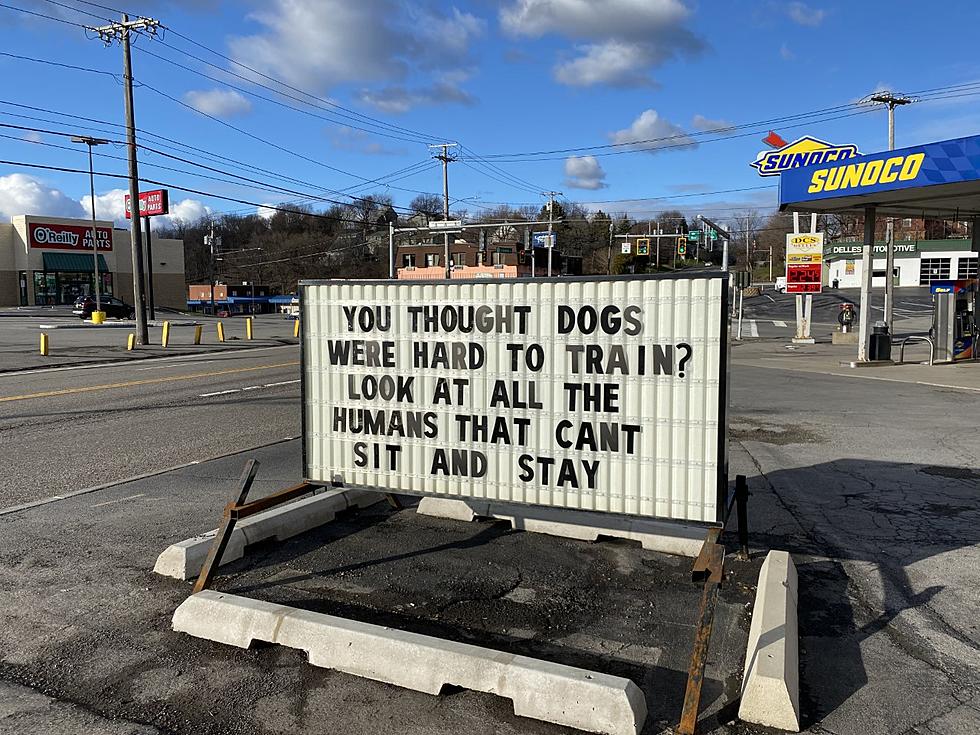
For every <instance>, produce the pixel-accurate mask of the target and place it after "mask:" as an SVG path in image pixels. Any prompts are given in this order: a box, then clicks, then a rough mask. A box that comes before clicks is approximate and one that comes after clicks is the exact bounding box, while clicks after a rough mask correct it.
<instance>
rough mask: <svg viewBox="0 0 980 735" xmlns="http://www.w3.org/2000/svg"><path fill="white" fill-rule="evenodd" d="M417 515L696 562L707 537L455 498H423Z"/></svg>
mask: <svg viewBox="0 0 980 735" xmlns="http://www.w3.org/2000/svg"><path fill="white" fill-rule="evenodd" d="M416 512H418V513H422V514H423V515H430V516H437V517H439V518H449V519H452V520H456V521H472V520H474V519H475V518H477V517H488V518H496V519H498V520H502V521H509V522H510V524H511V527H512V528H514V529H518V530H522V531H530V532H531V533H545V534H548V535H550V536H562V537H564V538H572V539H577V540H579V541H596V540H598V538H599V537H600V536H612V537H614V538H622V539H629V540H631V541H639V542H640V544H641V545H642V546H643V548H644V549H648V550H650V551H660V552H662V553H665V554H676V555H678V556H689V557H696V556H697V555H698V554H699V553H700V552H701V546H702V545H703V544H704V538H705V533H706V529H705V528H704V527H702V526H692V525H683V524H674V523H663V522H660V521H655V520H648V519H646V518H632V517H629V516H614V515H610V514H607V513H593V512H589V511H579V510H569V509H566V508H545V507H540V506H524V505H516V504H508V503H491V502H487V501H482V500H457V499H455V498H432V497H426V498H423V499H422V501H421V502H420V503H419V505H418V508H417V511H416Z"/></svg>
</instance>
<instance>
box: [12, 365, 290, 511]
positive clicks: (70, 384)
mask: <svg viewBox="0 0 980 735" xmlns="http://www.w3.org/2000/svg"><path fill="white" fill-rule="evenodd" d="M298 402H299V349H298V347H296V346H286V347H271V348H258V349H255V350H246V351H234V352H225V353H220V354H212V355H201V356H197V357H189V358H186V357H181V358H176V359H160V360H145V361H139V362H132V363H123V364H115V365H99V366H86V367H81V368H74V369H64V368H56V369H52V370H41V371H38V370H34V371H28V372H21V373H8V374H0V443H2V445H3V447H4V455H5V460H6V461H5V468H4V473H3V476H2V477H0V509H2V508H5V507H9V506H12V505H17V504H20V503H26V502H32V501H35V500H39V499H42V498H46V497H49V496H52V495H61V494H64V493H68V492H72V491H75V490H79V489H82V488H86V487H91V486H94V485H101V484H104V483H106V482H111V481H114V480H118V479H122V478H125V477H131V476H134V475H139V474H143V473H146V472H153V471H157V470H161V469H166V468H168V467H173V466H174V465H177V464H180V463H182V462H190V461H193V460H200V459H203V458H206V457H211V456H216V455H219V454H223V453H227V452H231V451H236V450H240V449H242V448H244V447H249V446H256V445H259V444H264V443H268V442H271V441H276V440H278V439H282V438H284V437H289V436H297V435H298V434H299V428H300V427H299V413H298Z"/></svg>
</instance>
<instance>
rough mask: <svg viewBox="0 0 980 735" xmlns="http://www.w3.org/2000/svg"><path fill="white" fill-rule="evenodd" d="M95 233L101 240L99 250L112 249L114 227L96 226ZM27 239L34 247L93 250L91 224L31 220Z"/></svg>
mask: <svg viewBox="0 0 980 735" xmlns="http://www.w3.org/2000/svg"><path fill="white" fill-rule="evenodd" d="M95 233H96V237H98V240H99V250H104V251H108V250H112V229H111V228H109V227H96V228H95ZM27 239H28V242H29V243H30V246H31V247H32V248H45V249H49V250H52V249H53V250H79V251H85V250H88V251H91V250H92V228H91V226H84V225H57V224H48V223H43V222H31V223H29V224H28V225H27Z"/></svg>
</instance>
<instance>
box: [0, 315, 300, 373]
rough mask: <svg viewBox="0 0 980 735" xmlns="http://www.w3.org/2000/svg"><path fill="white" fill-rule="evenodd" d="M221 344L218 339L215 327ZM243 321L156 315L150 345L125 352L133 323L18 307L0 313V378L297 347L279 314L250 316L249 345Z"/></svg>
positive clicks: (290, 324)
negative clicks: (43, 343)
mask: <svg viewBox="0 0 980 735" xmlns="http://www.w3.org/2000/svg"><path fill="white" fill-rule="evenodd" d="M165 320H169V321H171V322H172V325H171V330H170V344H169V346H168V347H166V348H164V347H163V346H162V345H161V340H162V336H163V322H164V321H165ZM219 321H220V322H221V323H222V325H223V328H224V334H225V341H224V342H220V341H219V340H218V329H217V325H218V322H219ZM245 322H246V319H245V317H243V316H235V317H228V318H223V319H220V320H219V319H216V318H214V317H210V316H204V315H200V314H183V313H179V312H168V311H163V310H159V311H158V312H157V320H156V321H155V322H153V323H152V325H151V326H150V327H149V330H148V331H149V344H147V345H145V346H140V347H137V348H136V349H135V350H133V351H129V350H127V340H128V337H129V335H130V334H132V333H133V332H134V331H135V326H134V324H133V323H132V322H129V321H125V320H119V319H109V320H107V321H106V323H105V325H102V326H97V325H93V324H90V323H88V322H83V321H82V320H81V319H79V318H78V317H76V316H74V315H72V313H71V308H70V307H21V308H13V309H0V373H4V372H16V371H20V370H31V369H43V368H47V367H57V366H62V367H64V366H78V365H95V364H100V363H105V362H120V361H130V360H143V359H147V358H156V357H162V356H166V355H175V354H176V355H201V354H210V353H214V352H230V351H234V350H239V349H247V348H250V347H268V346H273V345H282V344H293V345H294V344H296V343H297V340H296V339H295V338H294V337H293V326H294V320H292V319H286V318H284V317H283V316H282V315H280V314H258V315H256V316H255V317H254V321H253V330H252V337H253V339H252V340H248V339H247V334H246V329H245ZM194 323H197V324H200V325H201V326H202V338H201V344H200V345H195V344H194V327H193V326H192V324H194ZM42 333H45V334H47V335H48V347H49V354H48V355H46V356H44V355H41V354H40V349H39V341H40V336H41V334H42Z"/></svg>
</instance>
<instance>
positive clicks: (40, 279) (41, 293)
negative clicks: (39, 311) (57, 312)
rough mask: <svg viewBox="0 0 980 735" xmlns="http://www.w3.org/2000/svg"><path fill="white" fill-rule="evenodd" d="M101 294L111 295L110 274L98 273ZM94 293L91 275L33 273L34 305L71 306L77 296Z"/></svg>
mask: <svg viewBox="0 0 980 735" xmlns="http://www.w3.org/2000/svg"><path fill="white" fill-rule="evenodd" d="M99 276H100V277H101V279H100V280H101V281H102V293H103V294H104V295H106V296H111V295H112V274H111V273H99ZM94 293H95V279H94V278H93V277H92V274H91V273H65V272H61V271H57V272H54V273H51V272H47V271H34V303H35V304H38V305H39V306H52V305H55V304H73V303H75V299H77V298H78V297H79V296H87V295H89V294H94Z"/></svg>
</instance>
